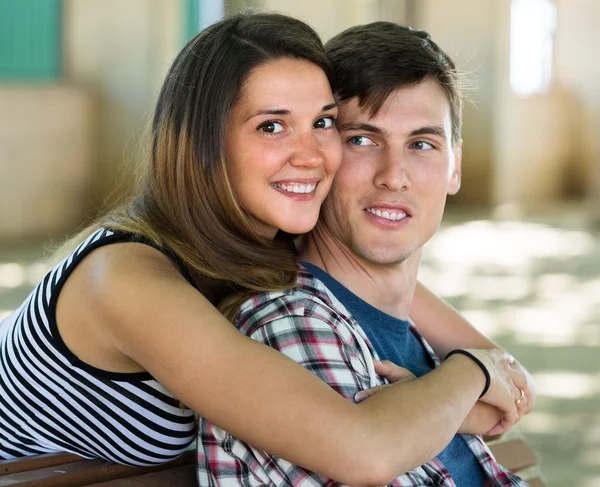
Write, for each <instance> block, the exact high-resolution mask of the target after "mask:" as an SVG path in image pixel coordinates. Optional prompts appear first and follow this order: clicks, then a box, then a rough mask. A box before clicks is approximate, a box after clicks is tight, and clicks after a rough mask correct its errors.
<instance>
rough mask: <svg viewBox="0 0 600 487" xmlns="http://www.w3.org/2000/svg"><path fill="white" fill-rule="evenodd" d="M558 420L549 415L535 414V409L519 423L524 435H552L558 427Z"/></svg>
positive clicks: (556, 417)
mask: <svg viewBox="0 0 600 487" xmlns="http://www.w3.org/2000/svg"><path fill="white" fill-rule="evenodd" d="M559 422H560V418H559V417H558V416H554V415H552V414H549V413H542V412H537V411H536V410H535V409H534V410H533V411H532V412H531V413H529V414H528V415H527V416H525V417H524V418H523V419H522V420H521V422H520V423H519V428H520V429H521V430H523V432H525V433H552V432H553V431H556V430H557V429H558V427H559Z"/></svg>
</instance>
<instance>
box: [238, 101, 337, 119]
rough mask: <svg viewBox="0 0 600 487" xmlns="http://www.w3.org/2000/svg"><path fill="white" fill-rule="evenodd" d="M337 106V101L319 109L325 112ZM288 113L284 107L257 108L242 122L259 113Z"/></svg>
mask: <svg viewBox="0 0 600 487" xmlns="http://www.w3.org/2000/svg"><path fill="white" fill-rule="evenodd" d="M337 106H338V105H337V103H336V102H333V103H330V104H329V105H324V106H323V108H321V111H322V112H326V111H327V110H331V109H332V108H335V107H337ZM290 113H292V112H291V111H289V110H288V109H286V108H264V109H262V110H257V111H255V112H254V113H252V114H251V115H250V116H249V117H248V118H246V120H244V123H245V122H247V121H248V120H250V119H251V118H254V117H258V116H259V115H289V114H290Z"/></svg>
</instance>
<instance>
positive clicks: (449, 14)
mask: <svg viewBox="0 0 600 487" xmlns="http://www.w3.org/2000/svg"><path fill="white" fill-rule="evenodd" d="M248 7H252V8H259V9H261V8H264V9H274V10H277V11H280V12H283V13H287V14H290V15H293V16H296V17H298V18H301V19H303V20H305V21H307V22H308V23H310V24H311V25H312V26H313V27H315V29H316V30H317V31H318V32H319V33H320V34H321V35H322V36H323V38H324V40H327V39H328V38H329V37H331V36H332V35H335V34H336V33H338V32H340V31H341V30H343V29H345V28H347V27H349V26H352V25H355V24H360V23H367V22H371V21H375V20H390V21H394V22H399V23H404V24H408V25H411V26H413V27H415V28H420V29H424V30H426V31H428V32H430V33H431V35H432V38H433V39H434V41H435V42H437V43H438V44H440V45H441V47H442V48H443V49H444V50H446V51H447V52H448V53H449V54H450V55H451V57H452V58H453V59H454V60H455V61H456V63H457V65H458V67H459V68H460V69H461V70H462V71H463V72H464V73H465V75H466V79H467V80H468V84H469V87H470V89H469V98H470V101H469V102H468V103H467V104H466V106H465V114H464V130H463V138H464V141H465V142H464V158H463V185H462V189H461V191H460V193H459V195H457V196H456V197H454V198H452V200H451V201H450V202H449V206H450V208H449V218H447V219H446V221H447V223H446V224H445V225H446V226H445V227H444V228H442V230H441V231H440V232H439V233H438V235H437V236H436V237H435V238H434V240H433V241H432V242H431V244H428V246H427V247H426V252H425V253H424V262H423V266H422V273H421V274H420V278H421V279H423V280H424V281H425V282H426V283H427V284H428V285H430V286H431V287H432V288H433V289H434V290H436V291H437V292H439V293H441V294H442V295H444V296H446V297H447V298H448V299H450V300H451V302H452V303H453V304H455V305H456V306H457V307H459V308H460V309H461V310H462V311H463V312H465V313H466V314H467V316H468V317H469V318H470V319H472V321H473V322H474V323H475V324H476V325H477V326H478V327H479V328H480V329H482V330H483V331H484V332H486V333H487V334H488V335H490V336H491V337H493V338H495V339H497V340H498V341H499V343H501V344H502V345H504V346H506V347H508V348H509V349H510V350H511V351H513V353H514V354H515V355H516V356H517V357H519V358H520V359H521V360H522V361H523V363H524V364H525V365H526V366H527V367H528V368H529V369H530V370H531V371H532V372H533V373H534V375H535V377H536V379H537V380H538V383H539V389H540V397H539V402H538V408H537V409H536V411H535V412H534V413H532V414H531V415H530V416H528V417H527V418H526V419H525V420H524V421H523V423H522V425H523V426H522V427H523V429H524V431H525V432H526V433H527V434H528V435H529V438H530V439H531V441H532V443H533V445H534V446H535V448H536V450H537V451H538V452H539V453H540V454H541V457H542V467H543V470H544V472H545V473H546V474H547V475H548V476H549V479H548V480H549V481H550V485H553V486H556V487H558V486H562V485H581V486H583V487H592V486H596V487H598V486H600V413H598V411H600V385H599V384H600V354H598V350H599V349H600V324H599V323H600V278H599V276H600V243H599V240H598V233H597V232H598V230H595V228H600V147H599V142H598V141H599V140H600V89H598V86H599V85H600V63H599V62H598V54H597V51H598V48H597V46H598V45H600V29H599V28H598V26H599V25H600V24H599V22H600V2H599V1H598V0H452V1H448V0H302V1H299V0H126V1H123V0H0V319H2V317H3V316H5V315H7V314H8V313H9V312H10V310H11V309H14V308H15V307H16V306H18V304H19V303H20V301H21V299H22V298H23V297H24V296H25V295H26V294H27V293H28V292H29V290H30V289H31V286H33V285H35V284H36V281H37V279H39V277H40V276H41V275H43V272H44V269H45V265H44V264H43V263H42V260H41V255H42V251H41V248H42V246H41V245H40V242H46V241H47V240H48V239H50V238H53V239H62V238H64V237H65V236H66V235H67V234H69V233H70V232H73V231H74V230H75V229H76V228H77V227H80V226H81V225H82V224H83V223H84V222H85V221H89V219H91V218H93V217H94V216H95V215H96V214H97V213H98V212H100V211H101V210H102V209H103V208H105V207H106V206H107V205H108V204H109V203H107V202H108V201H110V200H112V199H115V198H118V197H119V196H122V195H124V194H126V193H127V191H128V189H129V187H130V186H131V183H132V181H133V179H134V176H135V167H136V162H138V161H140V160H143V158H144V150H145V146H146V142H147V133H146V129H147V126H148V123H149V121H150V118H151V115H152V111H153V105H154V103H155V100H156V97H157V94H158V90H159V89H160V86H161V83H162V80H163V78H164V76H165V74H166V71H167V69H168V67H169V64H170V63H171V61H172V60H173V59H174V57H175V56H176V54H177V53H178V51H179V50H180V49H181V48H182V47H183V45H184V44H185V42H187V40H189V39H190V38H191V37H192V36H193V35H195V34H196V33H197V32H198V31H199V30H200V29H201V28H202V27H204V26H206V25H208V24H210V23H212V22H213V21H215V20H217V19H219V18H221V17H222V16H223V15H224V14H225V15H226V14H227V13H229V12H234V11H240V10H242V11H243V10H244V9H246V8H248Z"/></svg>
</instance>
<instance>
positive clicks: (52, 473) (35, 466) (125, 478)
mask: <svg viewBox="0 0 600 487" xmlns="http://www.w3.org/2000/svg"><path fill="white" fill-rule="evenodd" d="M488 444H489V446H490V448H491V450H492V452H493V453H494V456H495V457H496V459H497V460H498V461H499V462H500V464H501V465H503V466H504V467H506V468H508V469H509V470H512V471H513V472H516V473H519V474H521V473H523V472H525V473H528V472H530V473H529V474H528V475H523V477H524V478H525V479H526V480H527V481H528V482H529V486H530V487H546V483H545V482H544V481H543V479H542V477H541V476H540V475H539V472H537V471H535V465H536V456H535V453H534V452H533V450H532V449H531V447H530V446H529V445H528V444H527V442H526V441H525V439H524V438H521V437H513V438H500V439H498V440H490V441H489V443H488ZM195 463H196V455H195V452H194V451H187V452H185V453H184V454H183V455H181V456H180V457H179V458H177V459H175V460H174V461H172V462H169V463H166V464H164V465H160V466H157V467H126V466H123V465H117V464H114V463H110V462H106V461H103V460H84V459H82V458H81V457H79V456H77V455H71V454H63V453H61V454H48V455H38V456H35V457H26V458H20V459H17V460H0V487H9V486H10V487H83V486H87V487H195V486H196V466H195ZM532 468H533V470H532Z"/></svg>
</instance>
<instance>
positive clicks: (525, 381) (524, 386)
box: [509, 360, 536, 414]
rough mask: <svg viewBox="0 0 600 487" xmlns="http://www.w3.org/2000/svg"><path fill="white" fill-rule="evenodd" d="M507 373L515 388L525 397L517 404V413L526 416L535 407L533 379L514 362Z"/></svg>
mask: <svg viewBox="0 0 600 487" xmlns="http://www.w3.org/2000/svg"><path fill="white" fill-rule="evenodd" d="M509 373H510V375H511V378H512V379H513V381H514V383H515V385H516V386H517V388H518V389H519V390H521V391H523V392H524V395H525V398H524V399H523V400H522V401H521V402H520V404H519V406H520V407H519V413H520V414H527V413H529V412H530V411H531V410H532V409H533V408H534V406H535V399H536V392H535V382H534V380H533V377H532V376H531V374H530V373H529V372H527V370H526V369H525V368H524V367H523V366H522V365H521V364H520V363H519V362H518V361H516V360H515V361H514V362H513V363H512V364H511V365H510V371H509Z"/></svg>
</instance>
